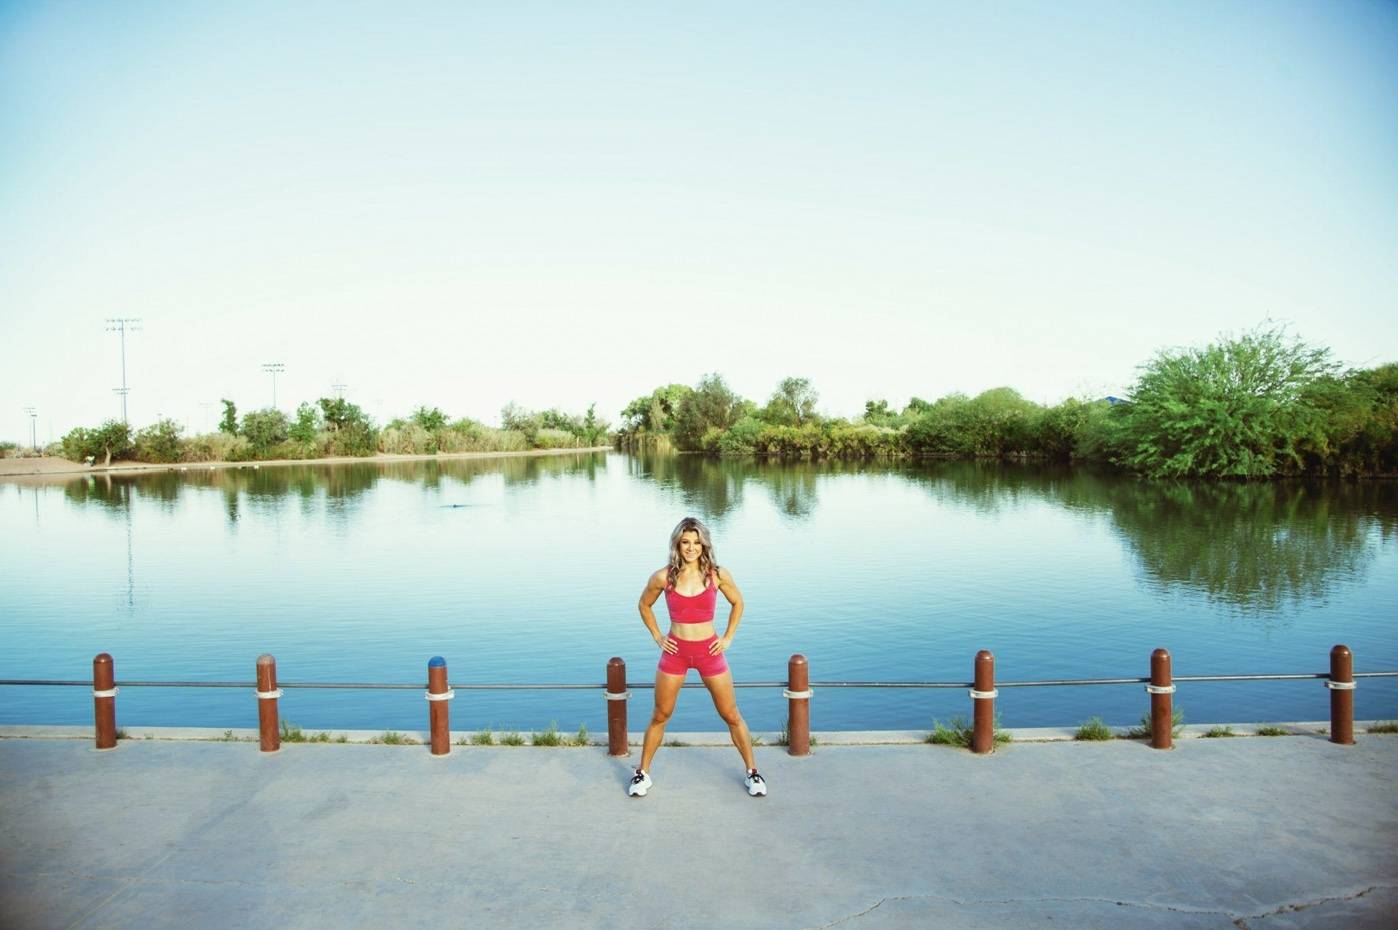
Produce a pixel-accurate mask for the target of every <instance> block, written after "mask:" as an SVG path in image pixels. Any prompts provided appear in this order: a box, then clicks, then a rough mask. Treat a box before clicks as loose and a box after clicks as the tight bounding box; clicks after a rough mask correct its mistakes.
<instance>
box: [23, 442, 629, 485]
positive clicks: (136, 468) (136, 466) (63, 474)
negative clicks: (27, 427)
mask: <svg viewBox="0 0 1398 930" xmlns="http://www.w3.org/2000/svg"><path fill="white" fill-rule="evenodd" d="M610 448H611V447H610V446H595V447H592V448H588V449H530V450H528V451H525V452H452V453H438V454H436V455H383V454H380V455H371V456H368V457H365V458H355V457H352V456H351V457H339V458H325V459H277V460H273V461H267V462H177V463H175V464H172V465H152V464H149V463H146V462H113V463H112V465H111V467H110V468H103V467H102V466H101V465H96V466H94V467H92V468H89V467H87V466H86V465H84V464H82V463H81V462H70V461H68V460H67V459H61V458H57V457H55V456H48V455H46V456H42V457H35V458H4V459H0V479H3V478H9V479H12V480H18V481H43V480H48V479H52V480H58V481H63V480H68V479H71V478H73V477H75V476H78V475H94V474H110V475H117V474H133V473H139V472H143V471H171V470H173V469H180V468H203V469H208V468H244V467H247V466H249V465H256V466H258V467H260V468H274V467H276V466H278V465H336V464H342V463H345V462H361V463H362V462H414V461H426V460H428V459H436V460H439V461H440V460H443V459H490V458H507V457H514V456H528V455H569V454H572V453H575V452H605V451H607V450H608V449H610Z"/></svg>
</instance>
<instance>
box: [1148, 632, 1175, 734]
mask: <svg viewBox="0 0 1398 930" xmlns="http://www.w3.org/2000/svg"><path fill="white" fill-rule="evenodd" d="M1146 690H1147V691H1149V692H1150V745H1151V748H1152V749H1171V748H1173V747H1174V745H1175V736H1174V729H1175V686H1174V684H1173V683H1172V680H1171V676H1170V651H1169V650H1168V649H1157V650H1155V651H1154V652H1152V653H1151V654H1150V684H1148V685H1146Z"/></svg>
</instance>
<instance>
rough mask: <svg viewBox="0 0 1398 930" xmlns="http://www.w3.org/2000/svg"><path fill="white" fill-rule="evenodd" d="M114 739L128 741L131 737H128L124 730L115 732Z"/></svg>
mask: <svg viewBox="0 0 1398 930" xmlns="http://www.w3.org/2000/svg"><path fill="white" fill-rule="evenodd" d="M116 738H117V739H130V738H131V736H130V735H129V734H128V733H127V732H126V731H125V730H117V731H116Z"/></svg>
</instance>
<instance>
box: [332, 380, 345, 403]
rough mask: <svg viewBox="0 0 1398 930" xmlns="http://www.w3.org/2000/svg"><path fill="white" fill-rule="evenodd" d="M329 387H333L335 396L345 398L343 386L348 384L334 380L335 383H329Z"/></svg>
mask: <svg viewBox="0 0 1398 930" xmlns="http://www.w3.org/2000/svg"><path fill="white" fill-rule="evenodd" d="M330 387H331V388H333V389H334V391H335V396H336V397H338V398H339V399H340V400H344V399H345V388H347V387H349V385H348V384H340V383H338V382H336V383H335V384H332V385H330Z"/></svg>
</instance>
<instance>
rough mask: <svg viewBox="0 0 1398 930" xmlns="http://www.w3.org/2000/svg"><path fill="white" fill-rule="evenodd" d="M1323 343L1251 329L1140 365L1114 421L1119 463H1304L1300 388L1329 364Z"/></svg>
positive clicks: (1311, 412)
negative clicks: (1318, 345)
mask: <svg viewBox="0 0 1398 930" xmlns="http://www.w3.org/2000/svg"><path fill="white" fill-rule="evenodd" d="M1329 356H1330V353H1329V350H1328V349H1320V348H1313V347H1311V346H1308V345H1306V344H1305V343H1303V342H1301V341H1300V340H1299V339H1294V338H1290V337H1288V336H1287V335H1286V333H1285V331H1284V330H1282V329H1262V328H1259V329H1256V330H1253V331H1251V332H1247V333H1244V334H1243V335H1241V336H1237V337H1231V338H1223V339H1220V340H1219V341H1218V342H1214V343H1210V344H1209V345H1207V346H1205V347H1204V348H1202V349H1197V348H1195V349H1181V350H1171V351H1165V352H1161V353H1160V354H1158V355H1157V356H1156V357H1155V358H1154V359H1152V360H1151V361H1150V362H1148V363H1146V364H1145V365H1144V366H1142V368H1141V373H1140V376H1139V377H1138V378H1137V379H1136V383H1135V385H1134V387H1133V388H1132V390H1131V398H1130V400H1129V401H1128V402H1127V403H1123V404H1118V405H1117V406H1116V407H1115V408H1113V411H1112V412H1113V415H1114V416H1115V417H1117V418H1119V426H1120V442H1121V451H1120V452H1119V453H1118V457H1119V461H1120V462H1121V464H1123V465H1126V466H1127V467H1129V468H1131V469H1134V470H1135V471H1138V472H1140V473H1142V474H1145V475H1149V476H1151V477H1192V476H1198V477H1216V478H1265V477H1268V476H1271V475H1275V474H1277V473H1278V472H1279V471H1288V470H1296V469H1298V468H1299V466H1300V465H1301V464H1302V459H1301V455H1300V452H1299V450H1298V440H1300V439H1301V438H1302V437H1304V436H1305V435H1306V434H1307V432H1308V431H1309V429H1310V427H1311V424H1312V423H1313V421H1314V417H1315V406H1314V401H1313V400H1311V399H1308V397H1307V394H1308V391H1310V390H1311V389H1312V388H1313V387H1314V386H1315V385H1316V383H1317V382H1318V381H1320V379H1322V378H1325V377H1327V376H1330V375H1332V374H1333V373H1334V372H1335V369H1336V366H1335V365H1334V363H1333V362H1331V361H1330V357H1329Z"/></svg>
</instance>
